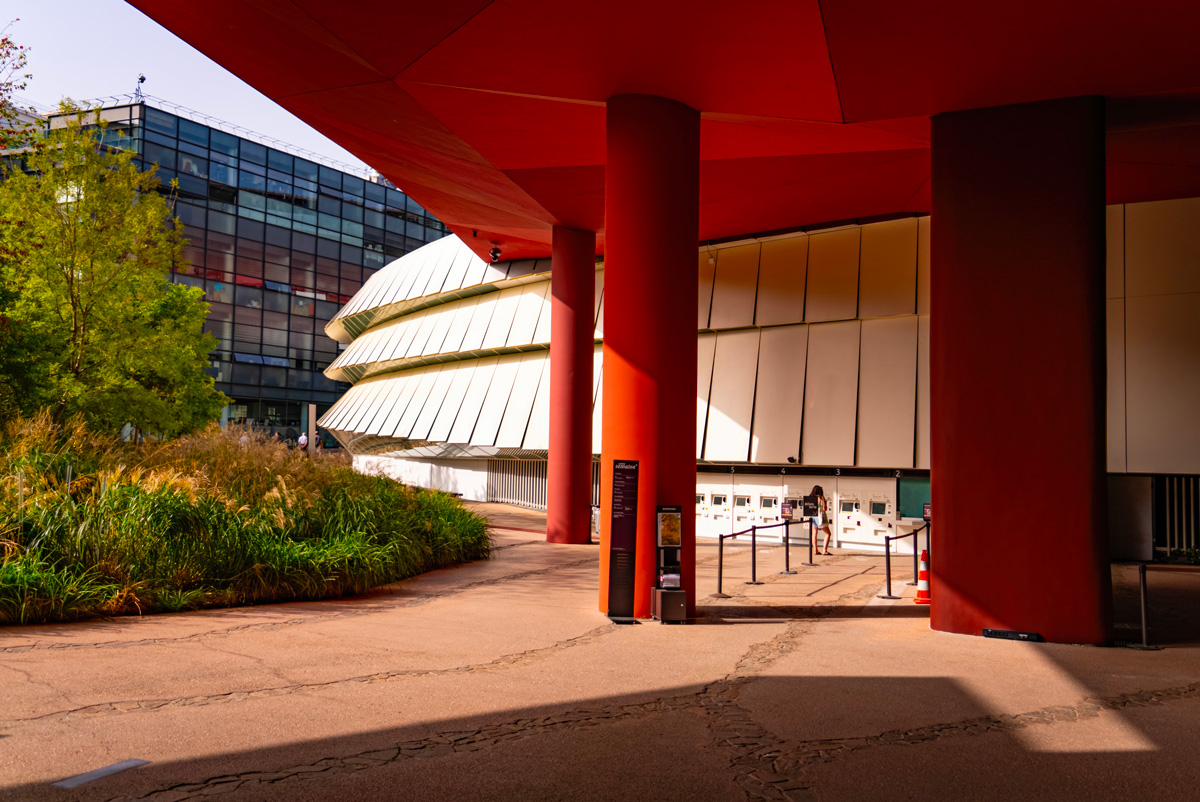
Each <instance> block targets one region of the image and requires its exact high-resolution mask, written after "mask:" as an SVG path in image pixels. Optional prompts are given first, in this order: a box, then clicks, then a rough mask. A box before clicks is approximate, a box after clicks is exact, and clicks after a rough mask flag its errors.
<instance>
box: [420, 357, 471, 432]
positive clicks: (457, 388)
mask: <svg viewBox="0 0 1200 802" xmlns="http://www.w3.org/2000/svg"><path fill="white" fill-rule="evenodd" d="M443 372H444V373H448V374H451V381H450V388H449V389H448V390H447V391H446V400H445V401H444V402H443V403H442V408H441V409H440V410H438V414H437V417H436V418H435V419H434V421H433V426H432V427H431V428H430V429H429V434H428V435H427V439H429V440H434V441H436V442H439V443H443V442H445V441H446V440H447V439H449V437H450V429H451V428H452V427H453V426H454V420H455V418H457V417H458V411H459V410H460V409H462V405H463V400H464V399H465V398H466V395H467V389H468V388H469V387H470V386H471V379H472V378H474V376H475V363H474V362H458V363H454V364H451V365H448V366H447V367H446V368H445V370H444V371H443Z"/></svg>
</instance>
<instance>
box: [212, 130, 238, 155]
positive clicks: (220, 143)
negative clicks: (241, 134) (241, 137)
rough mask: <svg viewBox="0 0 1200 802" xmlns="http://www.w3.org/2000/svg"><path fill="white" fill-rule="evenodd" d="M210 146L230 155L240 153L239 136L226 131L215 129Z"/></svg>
mask: <svg viewBox="0 0 1200 802" xmlns="http://www.w3.org/2000/svg"><path fill="white" fill-rule="evenodd" d="M209 147H211V148H212V149H213V150H215V151H217V152H219V153H224V154H226V155H229V156H236V155H238V138H237V137H236V136H233V135H232V134H227V133H225V132H224V131H213V132H212V140H211V142H210V143H209Z"/></svg>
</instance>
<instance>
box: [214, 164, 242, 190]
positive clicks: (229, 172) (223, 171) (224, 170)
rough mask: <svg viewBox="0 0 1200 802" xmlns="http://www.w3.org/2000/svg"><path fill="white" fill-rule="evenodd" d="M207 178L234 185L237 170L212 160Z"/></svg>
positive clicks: (236, 179)
mask: <svg viewBox="0 0 1200 802" xmlns="http://www.w3.org/2000/svg"><path fill="white" fill-rule="evenodd" d="M209 178H211V179H212V180H213V181H220V182H221V183H222V184H227V185H229V186H231V187H236V186H237V182H238V171H237V170H235V169H233V168H232V167H226V166H225V165H223V164H217V163H215V162H214V163H213V164H212V165H210V167H209Z"/></svg>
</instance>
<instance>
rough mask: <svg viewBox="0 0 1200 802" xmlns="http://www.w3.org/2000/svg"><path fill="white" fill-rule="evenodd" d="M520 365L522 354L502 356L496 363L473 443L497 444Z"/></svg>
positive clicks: (472, 438)
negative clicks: (498, 433) (501, 422)
mask: <svg viewBox="0 0 1200 802" xmlns="http://www.w3.org/2000/svg"><path fill="white" fill-rule="evenodd" d="M520 365H521V357H520V356H506V357H502V358H501V360H500V361H499V362H498V363H497V364H496V372H495V373H494V374H493V375H492V383H491V386H490V387H488V392H487V397H486V398H485V399H484V400H483V406H482V407H481V408H480V410H479V420H478V421H477V422H476V424H475V432H474V433H473V434H472V435H471V443H472V444H473V445H477V446H491V445H495V444H496V433H497V432H498V431H500V421H501V420H503V419H504V408H505V407H506V406H508V397H509V394H511V393H512V388H513V382H514V381H516V379H517V368H518V367H520Z"/></svg>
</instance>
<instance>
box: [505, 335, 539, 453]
mask: <svg viewBox="0 0 1200 802" xmlns="http://www.w3.org/2000/svg"><path fill="white" fill-rule="evenodd" d="M549 362H550V360H549V359H547V358H546V352H545V351H539V352H536V353H532V354H525V355H523V356H522V357H521V364H520V366H519V367H518V368H517V378H516V380H515V381H513V389H512V393H511V394H510V395H509V397H508V406H507V407H506V408H505V410H504V420H503V421H502V422H501V423H500V430H499V432H497V433H496V445H497V446H499V447H501V448H520V447H521V443H523V442H524V441H525V430H526V429H527V428H529V416H530V415H531V414H532V413H533V399H534V398H536V397H537V391H538V384H539V383H540V382H541V380H542V371H543V368H545V367H546V365H547V364H548V363H549Z"/></svg>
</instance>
